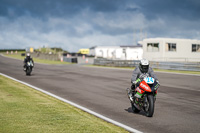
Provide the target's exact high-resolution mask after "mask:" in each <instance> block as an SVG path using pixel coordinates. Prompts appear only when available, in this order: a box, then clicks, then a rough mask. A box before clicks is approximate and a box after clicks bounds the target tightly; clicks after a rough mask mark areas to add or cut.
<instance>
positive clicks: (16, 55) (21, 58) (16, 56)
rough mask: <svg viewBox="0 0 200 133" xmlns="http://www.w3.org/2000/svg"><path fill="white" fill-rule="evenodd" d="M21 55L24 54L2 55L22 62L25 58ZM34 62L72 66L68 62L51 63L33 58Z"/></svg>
mask: <svg viewBox="0 0 200 133" xmlns="http://www.w3.org/2000/svg"><path fill="white" fill-rule="evenodd" d="M21 53H25V52H19V53H18V54H5V53H3V55H5V56H7V57H11V58H15V59H20V60H24V58H25V56H21ZM33 61H34V62H37V63H44V64H52V65H53V64H54V65H55V64H72V63H69V62H61V61H51V60H42V59H38V58H33Z"/></svg>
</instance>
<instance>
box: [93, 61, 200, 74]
mask: <svg viewBox="0 0 200 133" xmlns="http://www.w3.org/2000/svg"><path fill="white" fill-rule="evenodd" d="M138 64H139V60H108V59H94V65H99V66H115V67H135V66H137V65H138ZM150 66H151V67H152V68H156V69H165V70H185V71H200V62H194V63H189V62H187V63H184V62H161V61H150Z"/></svg>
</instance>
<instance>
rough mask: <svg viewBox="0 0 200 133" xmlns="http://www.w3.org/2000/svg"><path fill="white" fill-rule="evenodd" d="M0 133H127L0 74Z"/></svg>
mask: <svg viewBox="0 0 200 133" xmlns="http://www.w3.org/2000/svg"><path fill="white" fill-rule="evenodd" d="M0 114H1V115H0V132H1V133H9V132H15V133H19V132H20V133H23V132H24V133H27V132H28V133H36V132H42V133H49V132H52V133H54V132H56V133H61V132H62V133H63V132H72V133H76V132H89V133H93V132H105V133H111V132H120V133H121V132H127V131H125V130H124V129H122V128H120V127H117V126H115V125H113V124H110V123H108V122H105V121H103V120H101V119H99V118H97V117H95V116H93V115H90V114H88V113H86V112H84V111H82V110H79V109H77V108H75V107H73V106H71V105H69V104H66V103H64V102H62V101H59V100H57V99H55V98H53V97H50V96H48V95H46V94H43V93H41V92H39V91H36V90H34V89H32V88H30V87H27V86H25V85H23V84H20V83H18V82H16V81H13V80H10V79H8V78H5V77H3V76H1V75H0Z"/></svg>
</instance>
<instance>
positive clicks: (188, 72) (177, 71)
mask: <svg viewBox="0 0 200 133" xmlns="http://www.w3.org/2000/svg"><path fill="white" fill-rule="evenodd" d="M86 66H89V67H107V68H119V69H130V70H133V69H135V67H112V66H98V65H86ZM153 70H154V71H155V72H169V73H182V74H196V75H200V72H198V71H181V70H163V69H153Z"/></svg>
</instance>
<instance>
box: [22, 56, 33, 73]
mask: <svg viewBox="0 0 200 133" xmlns="http://www.w3.org/2000/svg"><path fill="white" fill-rule="evenodd" d="M30 61H32V63H33V66H34V61H33V59H32V58H31V55H30V53H27V54H26V58H24V71H26V65H27V62H30Z"/></svg>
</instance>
